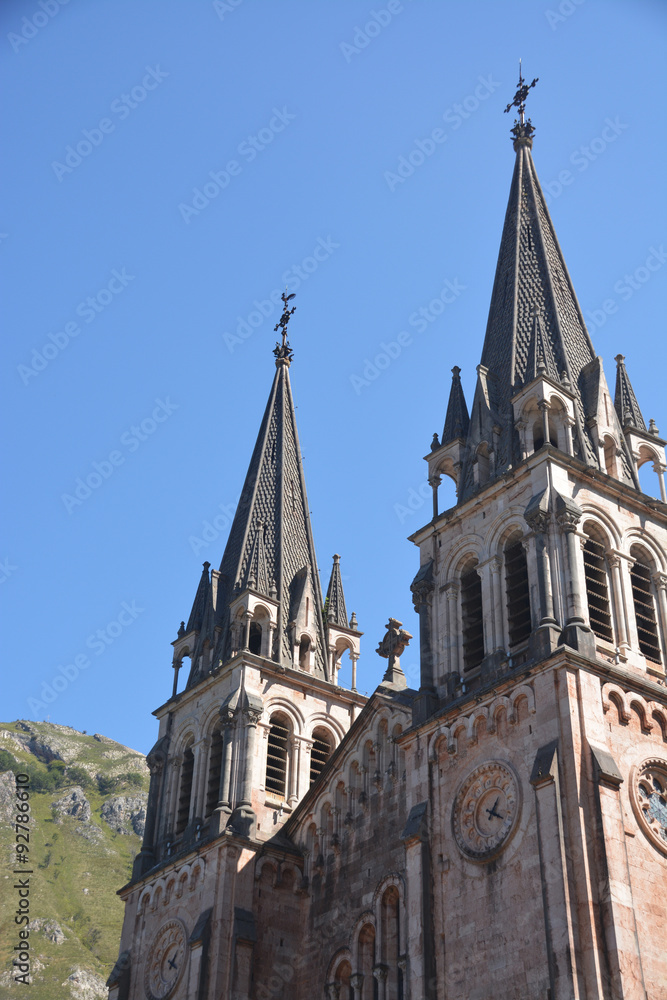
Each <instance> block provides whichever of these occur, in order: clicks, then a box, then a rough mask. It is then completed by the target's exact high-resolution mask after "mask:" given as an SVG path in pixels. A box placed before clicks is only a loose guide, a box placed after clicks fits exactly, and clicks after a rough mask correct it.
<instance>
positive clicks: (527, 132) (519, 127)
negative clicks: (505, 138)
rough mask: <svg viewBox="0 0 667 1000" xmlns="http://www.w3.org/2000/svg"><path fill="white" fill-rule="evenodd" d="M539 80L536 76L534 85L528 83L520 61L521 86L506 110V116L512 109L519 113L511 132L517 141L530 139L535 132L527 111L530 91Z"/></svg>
mask: <svg viewBox="0 0 667 1000" xmlns="http://www.w3.org/2000/svg"><path fill="white" fill-rule="evenodd" d="M538 80H539V77H537V76H536V77H535V79H534V80H533V82H532V83H526V81H525V80H524V78H523V74H522V71H521V60H520V59H519V85H518V87H517V91H516V94H515V95H514V99H513V100H512V101H511V102H510V103H509V104H508V105H507V107H506V108H505V114H507V113H508V111H510V110H511V109H512V108H517V109H518V111H519V117H518V118H515V119H514V128H512V129H511V130H510V131H511V132H512V135H513V136H514V138H515V139H530V137H531V136H532V134H533V132H534V131H535V129H534V127H533V125H532V123H531V120H530V118H529V119H528V120H527V121H526V118H525V111H526V98H527V97H528V91H529V90H530V89H531V87H534V86H535V84H536V83H537V82H538Z"/></svg>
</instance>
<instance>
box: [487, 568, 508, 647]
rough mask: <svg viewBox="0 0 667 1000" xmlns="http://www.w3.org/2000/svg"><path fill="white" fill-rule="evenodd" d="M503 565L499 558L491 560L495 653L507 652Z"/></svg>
mask: <svg viewBox="0 0 667 1000" xmlns="http://www.w3.org/2000/svg"><path fill="white" fill-rule="evenodd" d="M501 565H502V563H501V560H500V559H499V558H498V556H494V557H493V559H490V560H489V569H490V570H491V600H492V607H493V652H496V651H497V650H503V651H504V650H505V637H504V635H503V602H502V586H501V582H500V567H501Z"/></svg>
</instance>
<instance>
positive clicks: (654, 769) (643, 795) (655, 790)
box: [630, 758, 667, 854]
mask: <svg viewBox="0 0 667 1000" xmlns="http://www.w3.org/2000/svg"><path fill="white" fill-rule="evenodd" d="M630 790H631V799H632V807H633V809H634V811H635V816H636V817H637V819H638V821H639V825H640V826H641V828H642V830H643V831H644V833H645V834H646V836H647V837H648V839H649V840H650V841H651V843H652V844H653V845H654V846H655V847H657V848H658V849H659V850H661V851H664V852H665V853H666V854H667V761H664V760H661V759H660V758H657V759H653V760H647V761H644V763H643V764H642V765H641V767H638V768H637V770H636V771H635V773H634V775H633V781H632V784H631V786H630Z"/></svg>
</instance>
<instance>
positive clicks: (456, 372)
mask: <svg viewBox="0 0 667 1000" xmlns="http://www.w3.org/2000/svg"><path fill="white" fill-rule="evenodd" d="M469 424H470V417H469V415H468V406H467V404H466V399H465V396H464V395H463V387H462V385H461V369H460V368H459V367H458V366H457V365H454V367H453V368H452V387H451V389H450V390H449V402H448V403H447V414H446V416H445V426H444V428H443V431H442V440H441V441H440V444H449V443H450V441H455V440H456V439H457V438H464V437H465V436H466V434H467V433H468V425H469Z"/></svg>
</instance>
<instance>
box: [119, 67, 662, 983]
mask: <svg viewBox="0 0 667 1000" xmlns="http://www.w3.org/2000/svg"><path fill="white" fill-rule="evenodd" d="M528 89H529V88H528V87H526V86H524V85H523V80H520V86H519V90H518V92H517V96H516V98H515V102H514V104H515V106H516V107H517V108H518V110H519V117H518V119H517V121H516V123H515V126H514V128H513V130H512V133H513V143H514V150H515V153H516V161H515V167H514V175H513V178H512V184H511V189H510V197H509V203H508V207H507V213H506V217H505V223H504V227H503V233H502V237H501V243H500V253H499V257H498V264H497V268H496V276H495V281H494V286H493V292H492V296H491V306H490V311H489V320H488V325H487V330H486V336H485V339H484V345H483V348H482V357H481V363H480V364H479V366H478V368H477V385H476V388H475V393H474V397H473V400H472V406H471V408H470V410H469V409H468V406H467V403H466V400H465V398H464V395H463V390H462V386H461V381H460V377H459V374H460V370H459V369H458V368H457V367H455V368H453V379H452V386H451V393H450V398H449V404H448V407H447V412H446V416H445V422H444V429H443V432H442V435H441V436H440V437H438V436H437V435H435V436H434V439H433V443H432V446H431V451H430V452H429V454H428V455H427V456H426V462H427V464H428V477H429V482H430V484H431V486H432V488H433V496H434V510H433V518H432V519H431V521H430V522H429V523H428V524H426V525H425V526H424V527H423V528H421V529H420V530H419V531H417V532H415V534H414V535H413V536H412V539H411V540H412V541H413V542H414V543H415V545H416V546H417V547H418V548H419V553H420V560H419V570H418V572H417V574H416V576H415V579H414V581H413V583H412V587H411V590H412V595H413V600H414V603H415V607H416V609H417V611H418V613H419V619H420V635H419V646H420V661H421V684H420V688H419V690H418V691H415V690H410V689H409V688H407V686H406V681H405V677H404V675H403V673H402V671H401V668H400V659H399V657H400V653H401V651H402V649H403V648H404V647H405V646H406V645H407V644H408V643H409V641H410V639H411V638H412V637H411V636H410V635H408V633H406V632H404V631H403V630H402V629H401V623H400V622H399V621H397V620H395V619H389V623H388V625H387V633H386V635H385V637H384V639H383V641H382V642H381V643H380V646H379V648H378V653H380V655H381V656H383V657H385V658H386V659H387V660H388V663H387V668H386V673H385V675H384V678H383V681H382V683H381V684H380V686H379V687H378V688H377V689H376V691H375V692H374V694H373V695H372V696H371V697H370V698H369V699H368V700H366V699H364V698H362V697H361V696H359V695H358V694H357V693H356V691H355V690H354V680H353V689H352V690H351V691H347V690H345V689H343V688H341V687H339V686H338V685H337V683H336V681H337V671H338V668H339V665H340V660H341V657H342V656H343V655H346V654H348V655H350V656H351V658H352V660H353V665H354V664H356V659H357V657H358V655H359V639H360V633H359V631H358V629H357V626H356V620H355V618H354V616H352V618H351V619H350V620H348V618H347V613H346V610H345V601H344V597H343V591H342V584H341V578H340V569H339V562H338V557H337V556H335V557H334V564H333V570H332V575H331V582H330V585H329V589H328V594H327V598H326V601H323V599H322V593H321V590H320V582H319V576H318V571H317V566H316V561H315V552H314V546H313V540H312V534H311V530H310V522H309V517H308V504H307V501H306V494H305V485H304V479H303V470H302V465H301V458H300V452H299V446H298V439H297V433H296V424H295V418H294V409H293V405H292V399H291V392H290V384H289V367H290V360H291V351H290V348H289V345H288V343H287V338H286V328H287V322H288V319H289V314H290V309H289V307H288V302H287V300H286V301H285V311H284V313H283V319H282V320H281V325H282V344H280V345H277V347H276V351H275V354H276V368H277V370H276V375H275V379H274V382H273V386H272V388H271V394H270V397H269V402H268V404H267V408H266V411H265V414H264V418H263V421H262V425H261V428H260V432H259V436H258V439H257V444H256V446H255V450H254V453H253V456H252V459H251V463H250V468H249V470H248V474H247V478H246V482H245V486H244V489H243V493H242V497H241V501H240V504H239V508H238V511H237V514H236V518H235V521H234V524H233V526H232V529H231V533H230V537H229V540H228V543H227V547H226V549H225V553H224V556H223V559H222V563H221V566H220V570H219V571H215V570H214V571H212V572H209V565H208V564H207V563H206V564H204V572H203V574H202V578H201V582H200V584H199V588H198V590H197V594H196V597H195V601H194V605H193V609H192V612H191V615H190V619H189V621H188V623H187V626H185V625H182V626H181V629H180V631H179V634H178V637H177V639H176V641H175V642H174V667H175V674H176V676H175V681H174V690H173V694H172V697H171V698H170V699H169V701H167V702H166V703H165V704H164V705H163V706H162V707H161V708H159V709H158V710H157V711H156V713H155V714H156V715H157V717H158V719H159V721H160V732H159V739H158V742H157V743H156V745H155V747H154V748H153V750H152V751H151V753H150V754H149V757H148V762H149V765H150V767H151V773H152V780H151V791H150V796H149V807H148V817H147V823H146V835H145V839H144V844H143V848H142V851H141V853H140V854H139V856H138V857H137V859H136V862H135V868H134V872H133V876H132V879H131V881H130V883H129V884H128V885H126V886H125V887H124V888H123V889H122V890H121V891H120V894H121V896H122V898H123V899H124V901H125V904H126V915H125V924H124V928H123V936H122V942H121V954H120V957H119V960H118V962H117V964H116V967H115V969H114V971H113V973H112V975H111V977H110V979H109V987H110V1000H139V998H145V997H147V998H148V1000H167V998H173V1000H186V998H187V1000H222V998H225V1000H227V998H229V1000H250V998H254V1000H269V998H283V1000H284V998H290V1000H313V998H320V997H325V998H330V1000H423V998H428V1000H436V998H437V1000H482V998H483V1000H487V998H488V997H491V996H493V997H494V998H496V1000H572V998H576V1000H594V998H595V1000H616V998H628V1000H630V998H631V1000H667V948H666V947H665V940H667V687H666V685H665V656H666V655H667V504H666V503H665V488H664V482H663V473H664V470H665V451H664V448H665V442H664V441H663V440H661V439H660V438H659V436H658V431H657V429H656V428H655V425H654V423H653V421H650V422H649V426H648V429H647V426H646V423H645V421H644V418H643V416H642V412H641V410H640V407H639V405H638V402H637V399H636V397H635V394H634V392H633V389H632V386H631V383H630V380H629V377H628V373H627V370H626V367H625V363H624V359H623V357H622V356H621V355H618V357H617V358H616V364H617V370H616V383H615V391H614V394H613V396H612V394H611V392H610V390H609V387H608V384H607V381H606V378H605V375H604V371H603V367H602V361H601V359H600V358H599V357H598V356H597V355H596V354H595V351H594V349H593V345H592V343H591V340H590V338H589V336H588V333H587V331H586V328H585V325H584V321H583V317H582V314H581V309H580V307H579V304H578V302H577V298H576V295H575V292H574V288H573V285H572V282H571V280H570V276H569V274H568V271H567V268H566V266H565V262H564V259H563V255H562V253H561V250H560V247H559V245H558V240H557V238H556V234H555V231H554V228H553V224H552V221H551V218H550V215H549V212H548V210H547V207H546V202H545V199H544V195H543V193H542V191H541V188H540V184H539V181H538V179H537V174H536V171H535V166H534V164H533V160H532V155H531V149H532V144H533V142H532V134H533V131H534V130H533V127H532V125H531V123H530V120H526V119H525V114H524V102H525V98H526V94H527V92H528ZM647 462H648V463H651V464H652V465H653V468H654V470H655V472H656V477H657V478H656V487H657V490H656V492H657V493H659V495H660V498H661V499H660V500H657V499H653V498H652V497H651V496H648V495H647V494H646V493H644V492H643V491H642V488H641V486H640V482H639V478H638V469H639V468H640V466H642V465H644V464H645V463H647ZM443 475H447V476H450V477H451V478H453V479H454V481H455V482H456V487H457V502H456V505H455V506H454V507H452V508H451V509H449V510H446V511H443V512H440V510H439V507H438V486H439V484H440V482H441V477H442V476H443ZM642 475H643V474H642ZM397 544H399V543H398V542H397ZM186 658H189V660H190V672H189V676H188V680H187V684H186V686H185V689H184V690H183V691H181V692H178V687H177V684H178V672H179V670H180V669H181V668H182V664H183V663H184V660H185V659H186ZM353 676H354V674H353Z"/></svg>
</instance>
